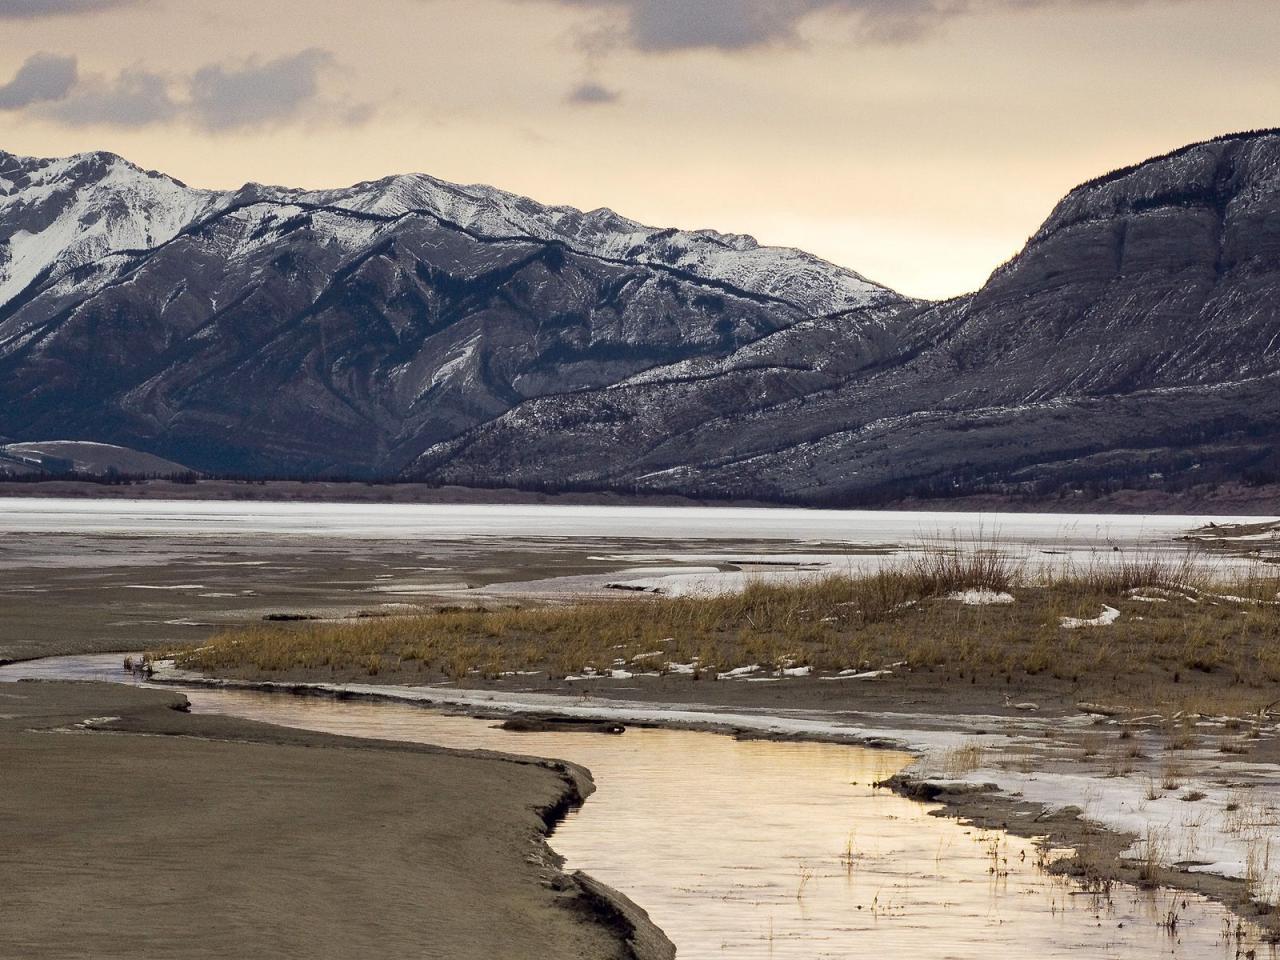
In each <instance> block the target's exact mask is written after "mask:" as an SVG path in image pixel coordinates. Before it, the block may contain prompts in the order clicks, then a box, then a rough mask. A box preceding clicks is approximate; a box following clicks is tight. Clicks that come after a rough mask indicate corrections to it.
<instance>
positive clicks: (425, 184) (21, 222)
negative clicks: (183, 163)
mask: <svg viewBox="0 0 1280 960" xmlns="http://www.w3.org/2000/svg"><path fill="white" fill-rule="evenodd" d="M0 186H2V187H3V189H2V190H0V305H3V304H5V303H7V302H9V301H10V300H12V299H13V297H15V296H16V295H18V294H19V293H20V292H21V291H22V290H23V289H25V288H26V287H27V286H28V285H30V284H31V283H32V282H33V281H34V280H36V279H37V278H38V277H40V276H41V275H42V274H45V273H46V272H47V273H48V274H49V275H50V276H52V277H54V278H56V277H57V276H59V275H61V274H64V273H66V272H67V271H69V270H72V269H75V268H76V267H80V266H83V265H85V264H88V263H91V262H94V261H97V260H100V259H101V258H103V257H106V256H109V255H111V254H113V253H118V252H121V251H129V250H150V249H153V248H155V247H157V246H159V245H161V244H164V243H166V242H168V241H170V240H172V239H173V238H174V237H175V236H177V235H178V234H179V233H181V232H182V231H184V230H186V229H189V228H191V227H193V226H195V225H196V224H197V223H198V222H200V221H201V220H203V219H205V218H207V217H209V216H210V215H213V214H217V213H219V212H222V211H234V213H233V214H232V215H233V216H236V217H238V218H242V219H244V220H245V223H246V227H247V229H246V232H245V234H244V243H245V244H246V247H245V248H244V249H229V250H228V251H227V254H228V256H241V255H243V254H244V253H246V252H248V249H250V248H251V245H252V244H253V243H254V241H255V240H258V239H260V238H261V237H262V236H264V235H266V234H267V232H268V231H269V230H270V224H271V223H273V222H274V223H287V222H288V221H289V220H291V219H296V218H298V217H300V216H303V215H305V213H306V212H307V211H312V212H313V219H312V221H311V223H310V226H311V229H313V230H314V231H315V232H316V233H317V234H320V235H321V237H322V239H325V240H332V241H333V242H337V243H339V244H341V245H343V246H344V247H351V246H355V245H358V244H359V243H362V242H367V241H368V240H369V239H370V238H371V236H372V235H373V234H374V233H376V232H377V231H376V224H377V221H378V220H379V219H381V220H384V221H388V222H392V221H395V220H397V219H400V218H404V217H409V216H429V217H432V218H434V219H436V220H439V221H441V222H443V223H445V224H447V225H453V226H457V227H460V228H462V229H464V230H466V231H468V232H470V233H472V234H475V235H477V236H481V237H484V238H486V239H508V238H517V239H518V238H533V239H537V240H543V241H549V242H558V243H563V244H565V245H566V246H567V247H569V248H571V249H573V250H575V251H577V252H580V253H585V254H587V255H590V256H595V257H600V258H605V259H610V260H616V261H625V262H632V263H639V264H648V265H651V266H653V267H655V268H660V269H670V270H674V271H678V272H682V273H685V274H689V275H691V276H693V277H697V278H700V279H704V280H708V281H711V282H712V283H715V284H725V285H728V286H730V287H734V288H737V289H739V290H741V291H744V292H745V293H747V294H750V295H752V296H756V297H764V298H771V299H777V300H782V301H786V302H788V303H791V304H794V305H797V306H799V307H801V308H802V309H803V310H805V311H806V312H807V313H809V314H810V315H813V316H821V315H825V314H830V313H836V312H839V311H842V310H851V309H857V308H864V307H868V306H874V305H878V304H889V303H897V302H900V301H901V299H902V298H901V297H900V296H899V295H898V294H896V293H894V292H893V291H891V290H888V289H887V288H885V287H882V286H880V285H878V284H875V283H872V282H871V281H869V280H867V279H865V278H864V277H862V276H860V275H859V274H857V273H854V272H853V271H851V270H846V269H844V268H842V267H837V266H835V265H834V264H831V263H828V262H827V261H825V260H822V259H820V258H818V257H815V256H813V255H811V254H808V253H805V252H803V251H800V250H795V249H791V248H784V247H764V246H761V245H760V244H759V243H758V242H757V241H756V240H755V239H754V238H752V237H749V236H745V235H740V234H722V233H718V232H716V231H714V230H674V229H657V228H654V227H647V226H644V225H643V224H640V223H637V222H636V221H634V220H629V219H627V218H626V217H623V216H620V215H619V214H617V213H614V212H613V211H612V210H608V209H604V208H602V209H598V210H592V211H590V212H583V211H581V210H577V209H574V208H573V207H567V206H544V205H542V204H539V203H536V202H534V201H533V200H530V199H528V198H526V197H521V196H518V195H516V194H513V193H508V192H506V191H503V190H498V189H495V188H493V187H488V186H479V185H474V186H459V185H456V184H451V183H446V182H444V181H442V180H438V179H436V178H435V177H430V176H427V175H425V174H404V175H398V176H392V177H387V178H385V179H381V180H376V181H368V182H365V183H359V184H356V185H355V186H352V187H346V188H341V189H331V190H311V191H304V190H297V189H291V188H287V187H273V186H263V185H261V184H254V183H251V184H246V185H245V186H244V187H242V188H240V189H239V190H236V191H213V190H198V189H193V188H191V187H188V186H186V185H185V184H183V183H181V182H179V181H177V180H174V179H172V178H170V177H167V176H163V175H161V174H156V173H151V172H148V171H145V170H142V169H140V168H139V167H136V166H134V165H133V164H131V163H129V162H128V161H126V160H123V159H121V158H120V157H116V156H114V155H112V154H108V153H93V154H79V155H77V156H73V157H67V158H65V159H54V160H46V159H35V158H29V157H17V156H14V155H12V154H7V153H3V152H0ZM273 208H274V209H273ZM316 208H325V209H316ZM338 210H347V211H351V212H352V213H354V214H359V215H361V218H356V217H350V218H343V217H341V216H340V215H338V214H336V211H338ZM366 218H367V219H366ZM255 230H256V231H257V232H255Z"/></svg>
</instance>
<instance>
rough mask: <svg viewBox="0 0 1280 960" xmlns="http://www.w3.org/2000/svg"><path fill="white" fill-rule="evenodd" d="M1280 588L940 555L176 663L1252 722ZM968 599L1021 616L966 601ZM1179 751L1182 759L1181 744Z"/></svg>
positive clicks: (382, 620)
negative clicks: (1025, 687) (790, 683)
mask: <svg viewBox="0 0 1280 960" xmlns="http://www.w3.org/2000/svg"><path fill="white" fill-rule="evenodd" d="M1276 586H1277V584H1276V580H1275V578H1274V576H1273V575H1272V574H1271V573H1270V572H1269V571H1268V572H1266V573H1265V574H1258V575H1256V576H1255V575H1251V576H1250V577H1247V578H1245V579H1244V580H1243V581H1241V582H1240V583H1236V584H1213V585H1210V584H1209V583H1207V582H1205V581H1204V580H1203V578H1201V577H1200V576H1199V575H1198V574H1197V573H1196V571H1195V570H1194V569H1192V568H1191V567H1190V566H1189V563H1188V562H1185V561H1176V560H1175V561H1169V560H1165V559H1161V558H1155V559H1147V558H1136V559H1128V558H1116V560H1115V562H1113V563H1111V564H1108V565H1104V564H1102V563H1098V564H1094V565H1090V566H1087V567H1084V568H1080V569H1076V570H1074V571H1072V570H1065V571H1064V570H1055V571H1052V572H1050V573H1048V574H1046V575H1044V576H1043V577H1041V578H1040V579H1039V580H1037V581H1031V580H1029V579H1028V578H1027V577H1026V576H1025V575H1024V571H1023V570H1022V568H1021V567H1020V566H1019V565H1018V564H1016V563H1015V562H1013V561H1011V560H1010V559H1009V557H1008V555H1007V554H1006V553H1005V552H1003V551H1000V550H998V549H995V548H989V547H985V546H984V547H982V548H980V549H976V550H970V551H967V552H966V551H964V550H960V549H945V548H941V547H937V548H932V549H927V550H924V551H920V552H918V553H915V554H910V555H908V557H907V558H906V559H905V560H904V561H902V562H901V563H898V564H895V565H891V566H886V567H884V568H882V569H880V570H878V571H875V572H872V573H868V574H865V575H859V576H830V577H825V578H817V579H812V580H807V581H802V582H793V583H788V584H785V585H780V584H770V583H765V582H757V583H753V584H750V585H749V586H748V587H747V588H746V589H745V590H743V591H742V592H741V593H735V594H727V595H718V596H710V597H680V598H667V597H654V596H642V597H636V596H628V597H627V598H626V599H619V600H616V601H592V602H583V603H579V604H573V605H560V606H536V607H535V606H530V607H521V608H504V609H469V610H468V609H457V608H440V609H436V610H426V611H423V612H421V613H418V614H415V615H412V616H387V617H377V618H369V617H364V618H356V619H351V620H347V621H337V622H331V621H329V622H320V621H300V622H274V623H257V624H254V625H251V626H246V627H241V628H237V629H232V630H228V631H225V632H223V633H221V634H219V635H217V636H215V637H213V638H212V639H211V640H210V641H209V642H207V643H205V644H204V645H203V646H200V647H198V648H196V649H190V650H180V651H177V652H176V653H173V655H174V656H175V657H176V659H177V660H178V662H179V665H180V666H183V667H186V668H189V669H194V670H200V671H204V672H208V673H224V674H225V673H235V674H239V675H249V674H257V675H272V676H279V675H285V674H287V675H294V676H296V675H299V674H301V675H303V676H304V677H305V676H313V677H323V676H324V675H329V676H335V675H336V676H345V677H353V678H354V677H365V676H369V677H372V676H376V677H378V678H380V679H385V680H390V681H394V680H396V679H397V678H398V679H400V680H401V681H402V682H422V681H426V680H432V679H437V678H441V677H443V678H448V679H452V680H456V681H466V680H476V681H479V680H488V681H492V680H494V679H495V678H498V677H500V676H502V675H504V674H508V673H512V672H520V673H535V672H536V673H538V674H540V675H542V676H543V677H544V678H550V679H552V680H556V679H560V678H564V677H566V676H570V675H579V674H582V673H584V672H587V671H594V672H595V673H597V674H602V673H607V672H609V671H612V670H617V671H625V672H626V673H628V674H657V675H661V674H671V675H674V676H677V677H679V678H680V679H682V680H690V681H699V682H701V681H714V680H716V679H717V678H718V677H720V675H721V674H723V673H726V672H728V671H732V670H739V669H740V668H741V669H743V670H745V669H746V668H749V667H755V668H757V669H758V671H759V672H760V673H768V672H778V671H782V670H786V669H792V668H797V667H809V668H811V669H812V671H813V672H817V673H823V672H837V671H867V670H872V671H874V670H880V669H883V668H885V667H889V666H893V667H894V671H895V676H896V677H898V678H901V677H903V676H912V675H914V676H915V677H917V678H922V677H924V676H927V677H928V683H929V684H930V685H931V686H932V687H935V688H936V687H938V686H939V685H943V684H948V683H966V684H970V685H982V686H986V687H995V688H998V689H1005V688H1007V687H1008V686H1009V685H1011V684H1016V683H1019V682H1026V681H1027V679H1028V678H1034V682H1035V684H1036V685H1037V686H1040V687H1044V688H1047V689H1057V690H1061V691H1062V692H1063V696H1064V697H1066V696H1070V697H1072V698H1073V700H1074V701H1082V700H1088V701H1093V702H1099V703H1129V704H1134V705H1137V704H1141V705H1143V706H1145V707H1157V708H1158V707H1162V706H1168V707H1170V708H1171V709H1170V710H1169V712H1168V713H1166V715H1172V714H1173V712H1174V711H1175V710H1182V711H1187V712H1196V713H1200V714H1206V715H1208V714H1219V715H1220V714H1222V713H1224V712H1225V711H1228V710H1230V711H1234V712H1232V713H1230V714H1229V715H1231V716H1236V717H1246V716H1249V715H1250V714H1251V713H1253V714H1256V713H1257V711H1259V710H1260V708H1261V707H1262V706H1263V705H1265V704H1268V703H1271V702H1272V701H1280V692H1277V691H1276V690H1275V689H1274V685H1276V684H1280V644H1278V643H1277V642H1276V640H1277V637H1280V604H1277V603H1274V602H1271V601H1269V600H1267V599H1266V597H1267V595H1268V594H1269V595H1270V596H1271V597H1274V596H1275V590H1274V589H1273V588H1275V587H1276ZM967 591H985V592H990V593H1008V594H1011V595H1013V596H1014V598H1015V602H1013V603H1005V604H991V605H984V604H981V603H979V604H966V603H962V602H959V600H957V599H956V595H957V594H961V593H965V592H967ZM1135 591H1148V593H1147V594H1145V595H1143V594H1140V593H1137V592H1135ZM1151 597H1157V598H1158V601H1159V602H1152V600H1151ZM1106 606H1110V607H1113V608H1114V609H1116V610H1119V611H1120V617H1119V619H1118V620H1116V621H1115V622H1114V623H1110V624H1109V625H1102V626H1087V627H1085V628H1083V629H1069V628H1066V627H1064V626H1063V622H1064V619H1065V620H1067V621H1070V620H1071V619H1073V618H1077V619H1084V620H1089V619H1091V618H1096V617H1097V616H1098V613H1099V611H1100V610H1102V609H1103V608H1104V607H1106ZM921 682H924V681H923V680H921ZM1269 688H1271V689H1269ZM1170 740H1171V741H1172V743H1171V744H1170V745H1171V746H1174V748H1175V749H1177V748H1178V747H1179V745H1178V744H1177V740H1178V736H1177V731H1171V736H1170Z"/></svg>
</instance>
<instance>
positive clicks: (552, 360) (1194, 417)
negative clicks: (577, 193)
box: [0, 132, 1280, 503]
mask: <svg viewBox="0 0 1280 960" xmlns="http://www.w3.org/2000/svg"><path fill="white" fill-rule="evenodd" d="M1278 377H1280V133H1277V132H1259V133H1252V134H1242V135H1237V136H1231V137H1224V138H1221V139H1219V140H1215V141H1211V142H1207V143H1202V144H1193V145H1191V146H1189V147H1186V148H1183V149H1181V150H1178V151H1175V152H1174V153H1172V154H1170V155H1167V156H1165V157H1158V158H1155V159H1153V160H1150V161H1147V162H1145V163H1142V164H1138V165H1136V166H1135V167H1132V168H1127V169H1125V170H1120V171H1116V172H1114V173H1112V174H1109V175H1107V176H1105V177H1101V178H1099V179H1098V180H1096V181H1091V182H1090V183H1087V184H1084V185H1082V186H1081V187H1079V188H1077V189H1076V190H1074V191H1072V192H1071V193H1070V194H1069V195H1068V196H1067V197H1066V198H1064V199H1063V201H1062V202H1061V203H1060V204H1058V206H1057V207H1056V208H1055V210H1054V211H1053V212H1052V214H1051V215H1050V217H1049V218H1048V219H1047V220H1046V221H1045V223H1044V225H1043V226H1042V227H1041V228H1040V230H1039V231H1037V232H1036V234H1035V235H1034V236H1033V237H1032V239H1031V241H1029V243H1028V244H1027V246H1026V248H1025V249H1024V250H1023V251H1022V252H1021V253H1020V254H1019V255H1018V256H1017V257H1015V258H1014V259H1013V260H1011V261H1010V262H1009V263H1008V264H1005V265H1004V266H1002V267H1001V268H999V269H998V270H996V271H995V273H994V274H993V275H992V277H991V278H990V280H989V281H988V282H987V283H986V284H985V285H984V286H983V288H982V289H981V290H979V291H978V292H977V293H975V294H973V295H971V296H967V297H961V298H958V299H955V300H951V301H947V302H944V303H937V304H927V303H920V302H916V301H912V300H909V299H907V298H904V297H901V296H899V295H897V294H895V293H893V292H892V291H889V290H887V289H885V288H884V287H880V286H878V285H876V284H874V283H871V282H869V281H867V280H865V279H864V278H862V277H860V276H859V275H857V274H856V273H853V272H851V271H848V270H843V269H841V268H838V267H835V266H832V265H831V264H828V263H825V262H824V261H822V260H820V259H818V258H815V257H811V256H809V255H807V254H804V253H802V252H799V251H795V250H786V249H781V250H780V249H774V248H766V247H760V246H758V245H757V244H756V243H755V242H754V241H753V240H751V239H750V238H747V237H739V236H727V235H721V234H717V233H714V232H711V231H679V230H660V229H654V228H649V227H644V226H641V225H639V224H637V223H634V222H633V221H630V220H627V219H625V218H623V217H620V216H618V215H617V214H614V213H612V212H610V211H607V210H597V211H593V212H591V213H582V212H579V211H576V210H572V209H568V208H563V207H546V206H542V205H539V204H537V203H535V202H533V201H532V200H527V199H524V198H521V197H518V196H515V195H512V194H508V193H504V192H502V191H499V190H495V189H492V188H489V187H459V186H454V185H451V184H447V183H443V182H441V181H438V180H435V179H433V178H430V177H426V176H422V175H406V176H397V177H391V178H388V179H385V180H379V181H374V182H370V183H363V184H357V185H356V186H354V187H349V188H344V189H338V190H325V191H303V190H291V189H287V188H282V187H267V186H261V185H257V184H249V185H246V186H245V187H243V188H241V189H240V190H237V191H229V192H214V191H202V190H194V189H190V188H188V187H186V186H184V185H183V184H181V183H179V182H177V181H175V180H172V179H170V178H167V177H164V176H162V175H159V174H152V173H147V172H145V171H142V170H139V169H138V168H136V167H134V166H132V165H130V164H128V163H127V162H126V161H123V160H121V159H120V158H118V157H114V156H111V155H109V154H93V155H86V156H80V157H73V158H69V159H66V160H29V159H22V158H17V157H14V156H11V155H7V154H0V434H4V435H5V436H6V437H9V438H11V439H13V440H15V441H41V440H51V439H55V438H67V437H75V438H78V439H80V440H84V441H95V442H98V443H111V444H120V445H123V446H127V447H130V448H135V449H137V450H141V451H146V452H148V453H151V454H154V455H157V456H162V457H165V458H168V459H169V460H172V461H176V462H179V463H182V464H186V465H189V466H191V467H193V468H196V469H199V470H203V471H206V472H251V473H258V474H277V475H278V474H305V475H319V474H331V473H337V474H348V475H370V476H391V475H397V474H404V475H408V476H413V477H415V478H422V479H427V480H430V481H433V482H455V483H464V484H477V485H533V486H542V487H565V486H570V487H587V488H613V489H623V490H651V491H674V492H682V493H692V494H699V495H717V496H723V495H749V496H755V497H760V496H770V495H772V496H777V497H781V498H787V499H794V500H802V501H807V502H826V503H833V502H835V503H840V502H843V503H848V502H860V501H867V500H875V499H884V498H887V497H893V496H900V495H903V494H905V493H909V492H912V491H921V492H925V493H931V494H937V493H940V492H952V491H956V490H963V489H970V488H982V487H984V486H997V487H1002V488H1007V487H1009V486H1010V485H1014V486H1021V487H1024V488H1028V489H1037V490H1041V489H1052V488H1056V486H1057V485H1060V484H1065V485H1067V486H1068V487H1072V486H1074V485H1076V484H1079V483H1084V482H1089V481H1098V482H1101V483H1115V482H1129V481H1131V480H1133V479H1134V478H1147V477H1150V476H1164V477H1172V478H1175V479H1176V478H1178V477H1184V478H1191V477H1193V476H1194V477H1200V478H1203V477H1213V478H1221V479H1238V478H1241V477H1250V476H1252V477H1258V476H1262V477H1265V476H1270V475H1271V474H1272V473H1274V474H1275V475H1276V477H1278V478H1280V455H1277V454H1276V453H1275V451H1276V449H1277V446H1278V445H1277V442H1276V441H1278V440H1280V390H1277V389H1276V380H1277V378H1278Z"/></svg>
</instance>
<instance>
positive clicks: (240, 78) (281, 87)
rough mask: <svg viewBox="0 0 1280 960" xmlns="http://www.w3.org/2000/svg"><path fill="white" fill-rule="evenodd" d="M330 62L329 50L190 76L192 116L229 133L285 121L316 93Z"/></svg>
mask: <svg viewBox="0 0 1280 960" xmlns="http://www.w3.org/2000/svg"><path fill="white" fill-rule="evenodd" d="M332 63H333V54H331V53H329V52H328V51H327V50H315V49H312V50H303V51H302V52H301V53H296V54H294V55H292V56H288V57H280V58H279V59H277V60H268V61H267V62H265V63H263V62H260V61H258V60H248V61H245V62H243V63H240V64H237V65H234V66H231V67H227V66H223V65H221V64H211V65H210V66H207V67H202V68H201V69H199V70H197V71H196V73H195V75H194V76H193V77H192V78H191V104H190V110H191V116H192V118H193V119H194V120H195V122H196V123H197V124H198V125H200V126H202V127H204V128H205V129H207V130H230V129H235V128H237V127H253V126H261V125H263V124H267V123H271V122H274V121H281V120H288V119H291V118H292V117H294V116H296V115H297V114H298V112H299V111H300V110H301V109H302V108H303V107H305V106H307V105H308V104H311V103H313V102H315V100H316V99H317V97H318V95H319V89H320V73H321V71H322V70H323V69H324V68H326V67H328V66H330V65H331V64H332Z"/></svg>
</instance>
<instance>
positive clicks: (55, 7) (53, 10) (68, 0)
mask: <svg viewBox="0 0 1280 960" xmlns="http://www.w3.org/2000/svg"><path fill="white" fill-rule="evenodd" d="M136 2H138V0H0V20H37V19H39V18H40V17H60V16H66V15H67V14H77V13H92V12H94V11H97V10H106V9H109V8H110V7H120V6H124V5H126V4H133V3H136Z"/></svg>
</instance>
